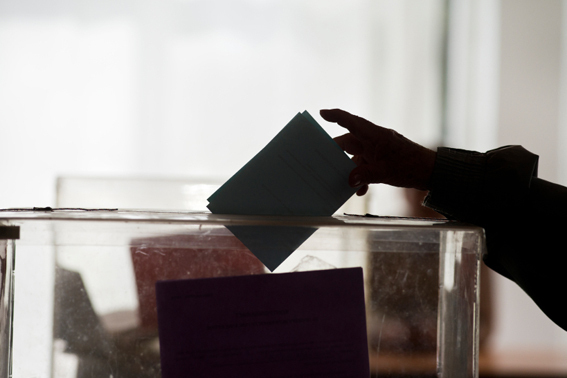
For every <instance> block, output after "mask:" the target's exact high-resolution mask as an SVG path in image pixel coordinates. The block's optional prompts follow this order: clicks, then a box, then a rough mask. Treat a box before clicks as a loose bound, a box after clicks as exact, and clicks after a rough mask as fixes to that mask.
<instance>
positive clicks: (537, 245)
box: [425, 146, 567, 330]
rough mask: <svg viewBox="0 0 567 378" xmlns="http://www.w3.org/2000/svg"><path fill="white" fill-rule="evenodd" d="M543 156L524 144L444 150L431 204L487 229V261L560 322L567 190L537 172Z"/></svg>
mask: <svg viewBox="0 0 567 378" xmlns="http://www.w3.org/2000/svg"><path fill="white" fill-rule="evenodd" d="M537 160H538V158H537V156H536V155H533V154H531V153H530V152H528V151H526V150H524V149H523V148H521V147H517V146H515V147H505V148H502V149H498V150H494V151H489V152H488V153H486V154H482V153H475V152H468V151H459V150H446V149H440V150H439V152H438V158H437V161H436V166H435V169H434V173H433V175H432V178H431V192H430V194H429V196H428V197H427V199H426V201H425V204H426V205H428V206H431V207H432V208H434V209H435V210H437V211H439V212H441V213H443V214H445V215H446V216H448V217H449V218H452V219H456V220H460V221H464V222H469V223H473V224H476V225H478V226H481V227H483V228H484V229H485V231H486V238H487V253H486V255H485V256H484V261H485V263H486V265H488V266H489V267H490V268H492V269H493V270H495V271H497V272H498V273H500V274H502V275H504V276H505V277H508V278H509V279H511V280H513V281H514V282H516V283H517V284H518V285H519V286H520V287H521V288H522V289H523V290H524V291H525V292H526V293H527V294H528V295H529V296H530V297H531V298H532V299H533V300H534V301H535V302H536V304H537V305H538V306H539V307H540V308H541V309H542V310H543V311H544V312H545V313H546V314H547V315H548V316H549V317H550V318H551V319H552V320H553V321H554V322H555V323H557V324H558V325H559V326H560V327H562V328H564V329H566V330H567V310H565V309H564V306H563V304H562V300H561V298H559V296H558V295H557V291H556V290H557V288H558V287H564V286H565V280H564V278H563V277H564V275H565V267H566V266H567V253H565V244H564V240H563V233H564V229H565V226H566V225H567V221H566V218H565V215H564V214H565V211H567V188H565V187H563V186H560V185H557V184H553V183H550V182H547V181H545V180H541V179H538V178H537V177H535V175H536V173H537Z"/></svg>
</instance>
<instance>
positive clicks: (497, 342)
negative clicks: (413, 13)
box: [446, 0, 567, 352]
mask: <svg viewBox="0 0 567 378" xmlns="http://www.w3.org/2000/svg"><path fill="white" fill-rule="evenodd" d="M450 4H451V15H452V20H451V24H450V30H449V71H448V102H447V104H448V113H447V140H446V142H447V145H450V146H452V147H461V148H468V149H473V150H481V151H485V150H488V149H491V148H495V147H498V146H501V145H507V144H520V145H523V146H524V147H526V148H527V149H529V150H531V151H532V152H534V153H536V154H538V155H540V166H539V176H540V177H542V178H544V179H547V180H550V181H555V182H559V183H562V184H567V152H566V151H567V148H565V146H567V132H566V130H567V122H566V120H567V117H566V115H567V96H565V94H567V79H566V78H565V73H566V72H567V59H565V57H567V53H566V50H565V49H563V50H562V43H563V44H564V46H565V44H566V40H567V37H566V35H567V34H566V33H565V30H567V17H565V16H564V14H565V7H566V5H567V4H566V2H565V1H562V0H500V1H499V0H479V1H474V0H471V1H459V0H456V1H451V2H450ZM562 96H563V97H562ZM562 167H563V168H562ZM534 252H535V251H534ZM491 278H492V281H493V282H494V289H495V290H494V296H493V306H494V310H495V317H494V325H493V327H492V334H491V336H490V340H489V346H490V347H491V348H492V349H493V350H495V351H499V352H501V351H510V350H522V349H523V350H526V349H528V350H533V349H534V348H535V349H539V350H541V349H544V350H545V349H549V350H565V351H566V352H567V333H566V332H565V331H563V330H561V329H560V328H559V327H558V326H556V325H555V324H554V323H552V322H551V321H550V320H549V319H547V317H546V316H545V315H544V314H543V313H542V312H541V311H540V310H539V308H538V307H537V306H536V305H535V304H534V303H533V302H532V301H531V299H530V298H529V297H528V296H527V295H526V294H525V293H524V292H523V291H522V290H521V289H520V288H519V287H518V286H517V285H515V284H514V283H512V282H510V281H509V280H507V279H505V278H502V277H501V276H498V275H497V274H492V275H491ZM550 289H551V290H553V288H550ZM556 290H558V289H557V288H556ZM558 295H560V294H558Z"/></svg>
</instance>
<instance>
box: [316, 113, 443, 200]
mask: <svg viewBox="0 0 567 378" xmlns="http://www.w3.org/2000/svg"><path fill="white" fill-rule="evenodd" d="M320 114H321V117H323V118H324V119H325V120H327V121H329V122H335V123H337V124H339V125H340V126H342V127H344V128H346V129H347V130H348V131H349V133H348V134H345V135H342V136H339V137H336V138H335V141H336V142H337V143H338V145H339V146H340V147H341V148H342V149H343V150H344V151H345V152H346V153H348V154H351V155H353V157H352V160H353V161H354V162H355V163H356V165H357V167H356V168H355V169H353V170H352V172H351V173H350V176H349V185H350V186H352V187H360V189H359V190H358V191H357V194H358V195H359V196H362V195H364V194H366V192H367V191H368V184H373V183H384V184H389V185H393V186H399V187H404V188H416V189H420V190H428V189H429V186H428V182H429V178H430V176H431V173H432V172H433V166H434V164H435V156H436V153H435V152H434V151H431V150H429V149H427V148H425V147H423V146H420V145H419V144H417V143H414V142H412V141H411V140H409V139H407V138H405V137H404V136H403V135H401V134H398V133H397V132H395V131H394V130H390V129H386V128H384V127H380V126H376V125H375V124H373V123H372V122H369V121H367V120H365V119H364V118H360V117H358V116H355V115H352V114H350V113H348V112H346V111H344V110H340V109H331V110H321V111H320Z"/></svg>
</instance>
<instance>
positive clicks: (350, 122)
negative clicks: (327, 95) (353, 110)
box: [319, 109, 383, 138]
mask: <svg viewBox="0 0 567 378" xmlns="http://www.w3.org/2000/svg"><path fill="white" fill-rule="evenodd" d="M319 114H321V117H323V119H325V120H326V121H329V122H334V123H337V124H338V125H340V126H342V127H344V128H346V129H347V130H348V131H350V132H351V133H353V134H354V135H356V136H357V137H360V138H371V137H373V136H375V135H376V133H379V132H381V131H382V130H383V129H382V128H381V127H380V126H377V125H375V124H373V123H372V122H370V121H367V120H365V119H364V118H361V117H359V116H356V115H353V114H350V113H349V112H347V111H344V110H342V109H322V110H321V111H320V112H319Z"/></svg>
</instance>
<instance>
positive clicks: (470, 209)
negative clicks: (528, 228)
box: [424, 146, 538, 225]
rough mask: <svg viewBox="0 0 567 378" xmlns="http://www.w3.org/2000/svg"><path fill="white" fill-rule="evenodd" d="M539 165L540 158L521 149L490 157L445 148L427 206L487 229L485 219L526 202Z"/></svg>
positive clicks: (503, 150)
mask: <svg viewBox="0 0 567 378" xmlns="http://www.w3.org/2000/svg"><path fill="white" fill-rule="evenodd" d="M537 164H538V156H537V155H534V154H532V153H531V152H529V151H527V150H526V149H524V148H523V147H521V146H506V147H501V148H498V149H496V150H491V151H488V152H487V153H480V152H475V151H466V150H459V149H451V148H444V147H441V148H439V149H438V150H437V159H436V161H435V167H434V170H433V174H432V176H431V180H430V185H429V186H430V188H431V190H430V192H429V194H428V196H427V197H426V198H425V201H424V204H425V205H426V206H428V207H430V208H432V209H433V210H435V211H437V212H439V213H441V214H443V215H445V216H447V217H448V218H451V219H458V220H460V221H464V222H471V223H476V224H479V225H483V223H484V222H483V221H482V217H486V216H487V215H488V214H490V213H492V214H494V213H495V212H498V211H503V210H505V209H509V208H510V207H511V206H515V207H517V206H518V205H520V204H521V203H522V201H524V200H525V198H526V197H527V194H528V192H529V188H530V184H531V180H532V178H533V177H535V176H536V175H537Z"/></svg>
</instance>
